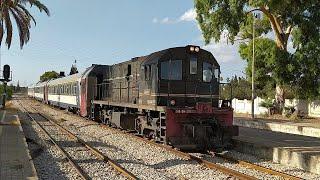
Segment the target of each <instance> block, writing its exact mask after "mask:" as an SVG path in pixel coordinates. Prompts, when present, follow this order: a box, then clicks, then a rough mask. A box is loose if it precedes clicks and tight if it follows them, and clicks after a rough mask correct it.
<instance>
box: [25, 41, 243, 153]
mask: <svg viewBox="0 0 320 180" xmlns="http://www.w3.org/2000/svg"><path fill="white" fill-rule="evenodd" d="M72 76H73V77H64V78H59V79H56V80H52V81H49V82H44V83H40V84H38V85H35V86H34V87H30V88H29V89H30V91H29V95H30V96H33V97H37V98H38V99H39V97H40V100H41V97H43V98H42V101H44V102H45V103H48V104H52V105H55V106H59V107H64V108H68V109H70V110H73V111H75V112H78V113H79V114H80V115H81V116H84V117H89V118H91V119H94V120H96V121H100V122H102V123H105V124H109V125H111V126H115V127H118V128H122V129H126V130H131V131H134V132H136V133H137V134H139V135H142V136H146V137H148V138H150V139H154V140H155V141H159V142H163V143H166V144H170V145H172V146H174V147H176V148H179V149H182V150H214V149H215V148H220V147H225V146H227V145H229V143H230V140H231V137H232V136H236V135H238V127H237V126H234V125H233V109H232V107H231V105H230V101H228V100H220V99H219V87H220V82H219V80H220V66H219V64H218V62H217V61H216V59H215V58H214V56H213V55H212V54H211V53H210V52H208V51H206V50H204V49H201V48H200V47H199V46H193V45H188V46H186V47H175V48H169V49H165V50H162V51H158V52H154V53H152V54H150V55H147V56H142V57H135V58H132V59H131V60H129V61H125V62H122V63H119V64H114V65H92V66H91V67H89V68H87V69H86V71H85V72H84V73H79V74H76V75H72ZM35 88H36V89H35ZM36 92H40V93H41V92H42V93H43V94H37V95H36ZM50 97H51V98H50ZM52 97H55V98H54V99H53V98H52ZM62 99H63V100H64V101H63V102H62V101H61V100H62ZM68 100H69V102H68Z"/></svg>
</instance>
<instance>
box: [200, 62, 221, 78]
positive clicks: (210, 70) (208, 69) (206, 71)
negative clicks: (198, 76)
mask: <svg viewBox="0 0 320 180" xmlns="http://www.w3.org/2000/svg"><path fill="white" fill-rule="evenodd" d="M202 69H203V71H202V80H203V82H211V81H212V79H213V78H216V79H218V78H219V69H218V68H215V67H214V66H213V65H212V64H210V63H208V62H203V67H202Z"/></svg>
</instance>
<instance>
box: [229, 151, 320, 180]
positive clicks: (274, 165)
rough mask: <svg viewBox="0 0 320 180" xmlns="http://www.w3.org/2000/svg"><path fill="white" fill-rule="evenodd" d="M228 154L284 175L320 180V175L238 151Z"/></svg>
mask: <svg viewBox="0 0 320 180" xmlns="http://www.w3.org/2000/svg"><path fill="white" fill-rule="evenodd" d="M226 154H227V155H229V156H231V157H233V158H237V159H241V160H245V161H248V162H251V163H254V164H257V165H260V166H263V167H267V168H270V169H274V170H277V171H280V172H284V173H287V174H290V175H293V176H297V177H300V178H303V179H312V180H316V179H317V180H318V179H320V175H319V174H314V173H309V172H306V171H305V170H303V169H299V168H294V167H289V166H284V165H281V164H277V163H274V162H272V161H269V160H265V159H261V158H258V157H255V156H252V155H249V154H243V153H240V152H237V151H228V152H227V153H226Z"/></svg>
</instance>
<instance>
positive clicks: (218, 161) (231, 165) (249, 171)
mask: <svg viewBox="0 0 320 180" xmlns="http://www.w3.org/2000/svg"><path fill="white" fill-rule="evenodd" d="M191 154H192V155H194V156H196V157H199V158H202V159H205V160H207V161H209V162H213V163H216V164H219V165H222V166H224V167H227V168H229V169H233V170H235V171H238V172H241V173H243V174H247V175H249V176H253V177H256V178H258V179H261V178H262V177H263V179H265V180H269V179H273V180H276V179H282V178H281V177H278V176H273V175H270V174H267V173H263V172H260V171H257V170H254V169H249V168H246V167H245V166H242V165H239V164H235V163H232V162H228V161H226V160H224V159H222V158H219V157H214V156H212V155H207V154H199V153H191Z"/></svg>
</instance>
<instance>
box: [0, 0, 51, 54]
mask: <svg viewBox="0 0 320 180" xmlns="http://www.w3.org/2000/svg"><path fill="white" fill-rule="evenodd" d="M27 5H30V8H31V7H34V6H35V7H37V8H38V9H39V10H40V12H42V11H44V12H45V13H46V14H47V15H48V16H49V15H50V12H49V9H48V8H47V7H46V6H45V5H44V4H42V3H41V2H40V1H39V0H0V45H1V44H2V39H3V37H4V34H6V35H7V37H6V44H7V46H8V49H9V48H10V46H11V41H12V34H13V28H12V21H11V19H12V18H13V19H14V20H15V22H16V24H17V28H18V32H19V37H20V48H22V47H23V45H24V44H25V43H27V42H28V41H29V39H30V28H31V21H33V23H34V24H35V25H36V20H35V19H34V17H33V16H32V15H31V13H30V12H29V11H28V9H27V8H26V6H27Z"/></svg>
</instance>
